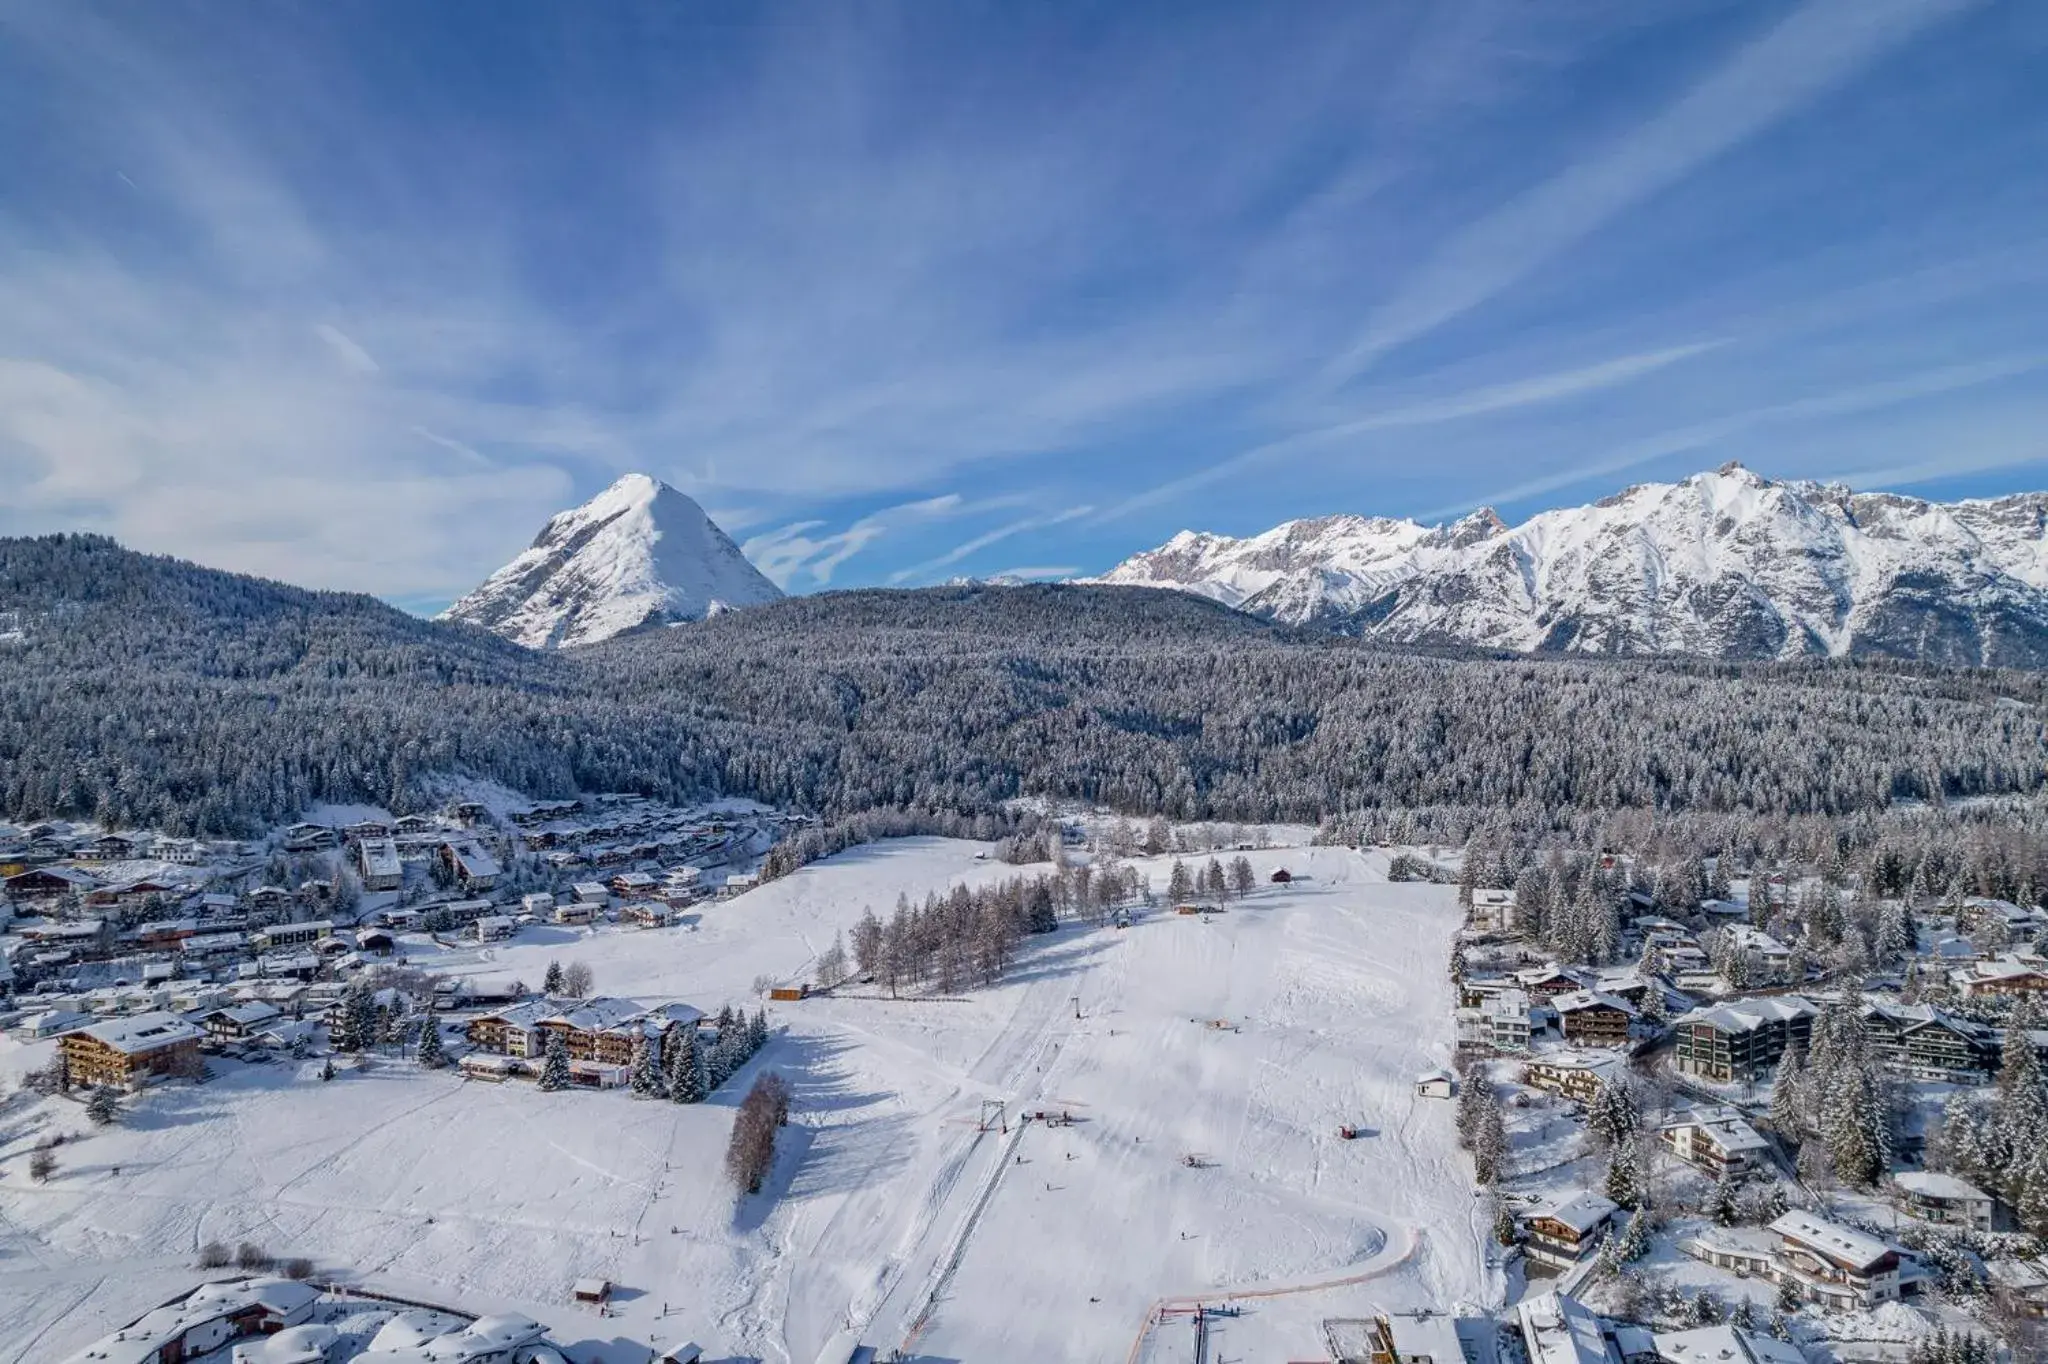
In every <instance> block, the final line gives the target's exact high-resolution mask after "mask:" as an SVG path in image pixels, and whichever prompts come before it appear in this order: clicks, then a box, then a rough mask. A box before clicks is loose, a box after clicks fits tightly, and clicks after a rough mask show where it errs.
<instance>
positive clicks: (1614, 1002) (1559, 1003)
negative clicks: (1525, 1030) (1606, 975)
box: [1550, 990, 1636, 1018]
mask: <svg viewBox="0 0 2048 1364" xmlns="http://www.w3.org/2000/svg"><path fill="white" fill-rule="evenodd" d="M1550 1007H1551V1008H1553V1009H1555V1010H1557V1011H1558V1012H1559V1013H1561V1014H1575V1013H1583V1012H1585V1011H1586V1010H1588V1009H1615V1010H1618V1011H1620V1012H1621V1013H1624V1014H1627V1015H1628V1016H1629V1017H1630V1018H1634V1017H1635V1014H1636V1006H1635V1005H1633V1004H1631V1003H1629V1002H1628V1001H1627V1000H1625V999H1623V998H1621V997H1620V996H1619V995H1610V994H1603V993H1601V992H1600V991H1598V990H1573V991H1572V992H1571V993H1569V994H1562V995H1559V996H1558V997H1557V998H1555V999H1553V1000H1551V1001H1550Z"/></svg>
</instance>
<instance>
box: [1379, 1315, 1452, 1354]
mask: <svg viewBox="0 0 2048 1364" xmlns="http://www.w3.org/2000/svg"><path fill="white" fill-rule="evenodd" d="M1380 1320H1381V1321H1382V1322H1384V1323H1385V1324H1386V1328H1387V1335H1388V1336H1389V1338H1390V1341H1391V1343H1392V1345H1393V1347H1394V1354H1395V1356H1396V1357H1397V1358H1400V1359H1404V1360H1415V1359H1426V1360H1429V1361H1431V1364H1464V1359H1465V1347H1464V1345H1463V1344H1462V1343H1461V1342H1460V1341H1459V1339H1458V1319H1457V1318H1456V1317H1454V1316H1451V1315H1449V1314H1447V1313H1444V1312H1389V1313H1387V1314H1386V1315H1385V1316H1383V1317H1381V1318H1380Z"/></svg>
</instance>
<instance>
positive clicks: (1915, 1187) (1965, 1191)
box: [1892, 1170, 1991, 1203]
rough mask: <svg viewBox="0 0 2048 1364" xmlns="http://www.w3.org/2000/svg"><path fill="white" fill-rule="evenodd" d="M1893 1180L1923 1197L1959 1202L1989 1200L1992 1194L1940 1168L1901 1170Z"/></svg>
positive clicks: (1908, 1191) (1902, 1187)
mask: <svg viewBox="0 0 2048 1364" xmlns="http://www.w3.org/2000/svg"><path fill="white" fill-rule="evenodd" d="M1892 1182H1893V1183H1895V1184H1897V1185H1898V1186H1899V1187H1900V1188H1901V1189H1904V1190H1905V1191H1906V1192H1907V1193H1910V1194H1918V1195H1920V1196H1921V1197H1922V1198H1944V1199H1951V1200H1954V1201H1957V1202H1972V1203H1975V1202H1988V1201H1990V1198H1991V1195H1990V1194H1988V1193H1985V1192H1984V1191H1983V1190H1982V1189H1980V1188H1978V1187H1977V1186H1976V1185H1975V1184H1972V1183H1971V1182H1970V1181H1969V1180H1967V1179H1958V1178H1957V1177H1956V1176H1954V1175H1950V1174H1943V1173H1941V1172H1940V1171H1938V1170H1901V1171H1899V1172H1898V1173H1897V1174H1895V1175H1893V1176H1892Z"/></svg>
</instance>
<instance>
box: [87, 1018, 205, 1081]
mask: <svg viewBox="0 0 2048 1364" xmlns="http://www.w3.org/2000/svg"><path fill="white" fill-rule="evenodd" d="M57 1047H58V1054H59V1056H60V1057H61V1058H62V1059H63V1062H64V1071H65V1074H66V1075H67V1076H69V1077H70V1080H71V1083H72V1084H74V1085H111V1086H113V1087H114V1088H116V1089H133V1088H136V1087H138V1086H140V1085H141V1084H143V1083H144V1082H145V1081H147V1080H148V1079H150V1078H151V1077H152V1076H160V1075H189V1074H191V1073H193V1072H194V1071H195V1070H197V1069H198V1066H199V1029H197V1028H195V1027H193V1026H192V1025H191V1024H190V1023H187V1022H186V1021H185V1020H184V1019H182V1018H180V1017H178V1016H177V1015H176V1014H170V1013H142V1014H131V1015H129V1016H128V1017H125V1018H109V1019H106V1020H104V1021H102V1022H99V1023H94V1024H91V1025H89V1026H87V1027H83V1028H79V1029H77V1030H75V1031H73V1032H68V1033H65V1034H64V1035H63V1036H62V1037H60V1038H58V1039H57Z"/></svg>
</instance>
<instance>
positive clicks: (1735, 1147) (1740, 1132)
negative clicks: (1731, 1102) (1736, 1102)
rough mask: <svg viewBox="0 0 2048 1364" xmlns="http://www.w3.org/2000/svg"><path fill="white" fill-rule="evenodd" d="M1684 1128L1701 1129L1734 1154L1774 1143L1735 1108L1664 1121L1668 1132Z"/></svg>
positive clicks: (1721, 1147) (1765, 1148) (1722, 1147)
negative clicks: (1765, 1138) (1766, 1139)
mask: <svg viewBox="0 0 2048 1364" xmlns="http://www.w3.org/2000/svg"><path fill="white" fill-rule="evenodd" d="M1682 1127H1693V1128H1698V1129H1699V1130H1700V1131H1701V1132H1702V1133H1704V1134H1705V1135H1706V1137H1707V1139H1708V1140H1709V1141H1711V1142H1713V1143H1714V1145H1715V1146H1717V1147H1719V1148H1720V1149H1721V1150H1723V1151H1727V1152H1731V1153H1733V1152H1736V1151H1765V1150H1769V1149H1770V1145H1771V1144H1770V1143H1769V1142H1768V1141H1765V1140H1764V1138H1763V1137H1762V1136H1761V1135H1760V1134H1759V1133H1758V1132H1757V1130H1756V1129H1755V1128H1754V1127H1751V1126H1750V1125H1749V1121H1748V1119H1746V1118H1744V1117H1743V1116H1742V1114H1741V1113H1739V1112H1737V1111H1736V1110H1735V1109H1732V1108H1712V1109H1706V1110H1704V1111H1702V1112H1699V1113H1694V1114H1692V1115H1691V1116H1689V1117H1684V1118H1679V1119H1678V1120H1676V1121H1674V1122H1669V1123H1666V1124H1665V1130H1666V1131H1672V1132H1675V1131H1677V1130H1678V1129H1679V1128H1682Z"/></svg>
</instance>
